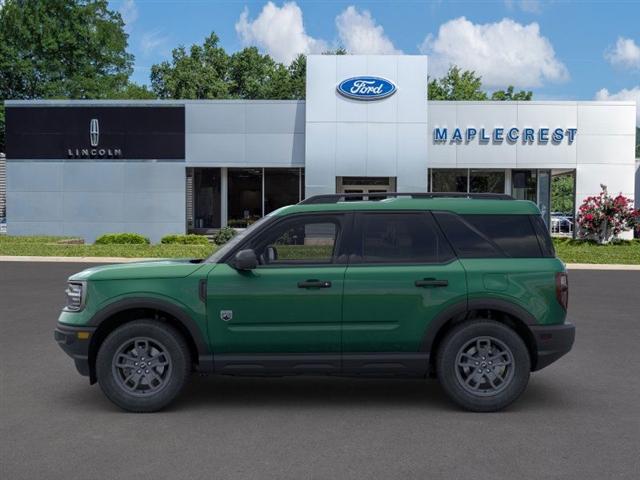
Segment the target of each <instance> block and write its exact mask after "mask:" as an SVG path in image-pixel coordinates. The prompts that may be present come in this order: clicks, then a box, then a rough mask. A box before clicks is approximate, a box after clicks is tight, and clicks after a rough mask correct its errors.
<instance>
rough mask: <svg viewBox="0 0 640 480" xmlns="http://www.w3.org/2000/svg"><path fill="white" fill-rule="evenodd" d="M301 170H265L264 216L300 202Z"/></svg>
mask: <svg viewBox="0 0 640 480" xmlns="http://www.w3.org/2000/svg"><path fill="white" fill-rule="evenodd" d="M300 199H301V198H300V169H299V168H265V169H264V214H265V215H267V214H268V213H271V212H273V211H274V210H277V209H278V208H280V207H284V206H285V205H293V204H295V203H298V202H299V201H300Z"/></svg>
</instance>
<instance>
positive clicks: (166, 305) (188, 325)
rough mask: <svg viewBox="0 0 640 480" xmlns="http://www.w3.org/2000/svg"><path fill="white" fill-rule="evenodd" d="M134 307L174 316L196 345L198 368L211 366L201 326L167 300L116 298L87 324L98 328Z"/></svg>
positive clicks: (211, 357) (209, 354)
mask: <svg viewBox="0 0 640 480" xmlns="http://www.w3.org/2000/svg"><path fill="white" fill-rule="evenodd" d="M136 308H148V309H152V310H161V311H163V312H166V313H168V314H169V315H171V316H172V317H174V318H176V319H177V320H178V322H179V323H180V324H181V325H182V326H183V327H184V328H185V329H186V330H187V331H188V332H189V335H190V336H191V338H192V340H193V343H194V344H195V346H196V350H197V351H196V355H197V357H198V370H204V371H208V370H210V369H212V368H213V355H212V354H211V351H210V349H209V345H208V343H207V342H206V338H205V336H204V334H203V332H202V330H201V328H200V327H199V326H198V324H197V323H196V322H195V320H193V318H191V316H190V315H189V314H188V313H187V312H186V311H185V310H184V309H183V308H181V307H180V306H178V305H176V304H174V303H171V302H169V301H166V300H161V299H156V298H145V297H129V298H124V299H122V300H117V301H115V302H113V303H110V304H109V305H107V306H106V307H104V308H102V309H101V310H99V311H98V312H96V313H95V314H94V315H93V317H91V319H90V320H89V322H88V323H87V325H90V326H94V327H96V328H99V327H100V325H101V324H102V323H103V322H104V321H105V320H106V319H107V318H110V317H112V316H113V315H116V314H118V313H120V312H123V311H125V310H133V309H136Z"/></svg>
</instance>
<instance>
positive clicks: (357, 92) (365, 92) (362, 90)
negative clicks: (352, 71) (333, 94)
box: [336, 77, 397, 100]
mask: <svg viewBox="0 0 640 480" xmlns="http://www.w3.org/2000/svg"><path fill="white" fill-rule="evenodd" d="M336 88H337V90H338V92H339V93H340V95H343V96H345V97H348V98H353V99H355V100H379V99H381V98H387V97H389V96H391V95H393V94H394V93H396V90H397V88H396V86H395V85H394V84H393V82H391V81H389V80H385V79H384V78H380V77H353V78H347V79H346V80H343V81H342V82H340V83H339V84H338V86H337V87H336Z"/></svg>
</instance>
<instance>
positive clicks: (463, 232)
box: [434, 212, 504, 258]
mask: <svg viewBox="0 0 640 480" xmlns="http://www.w3.org/2000/svg"><path fill="white" fill-rule="evenodd" d="M434 215H435V217H436V219H437V220H438V223H439V224H440V226H441V227H442V230H443V231H444V234H445V235H446V236H447V238H448V239H449V241H450V242H451V244H452V245H453V248H454V249H455V251H456V253H457V255H458V257H460V258H499V257H504V254H503V253H502V252H501V251H500V250H498V248H497V246H495V245H494V244H492V242H491V241H489V239H488V238H487V237H486V236H485V235H483V234H482V232H480V231H478V230H477V229H474V228H473V227H471V225H469V224H468V223H467V222H465V221H464V220H463V219H462V217H460V216H458V215H456V214H455V213H449V212H436V213H434Z"/></svg>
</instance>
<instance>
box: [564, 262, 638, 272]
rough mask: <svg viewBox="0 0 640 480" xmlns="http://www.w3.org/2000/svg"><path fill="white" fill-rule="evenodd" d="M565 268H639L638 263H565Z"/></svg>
mask: <svg viewBox="0 0 640 480" xmlns="http://www.w3.org/2000/svg"><path fill="white" fill-rule="evenodd" d="M566 265H567V270H629V271H634V270H640V265H626V264H622V263H609V264H606V263H567V264H566Z"/></svg>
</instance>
